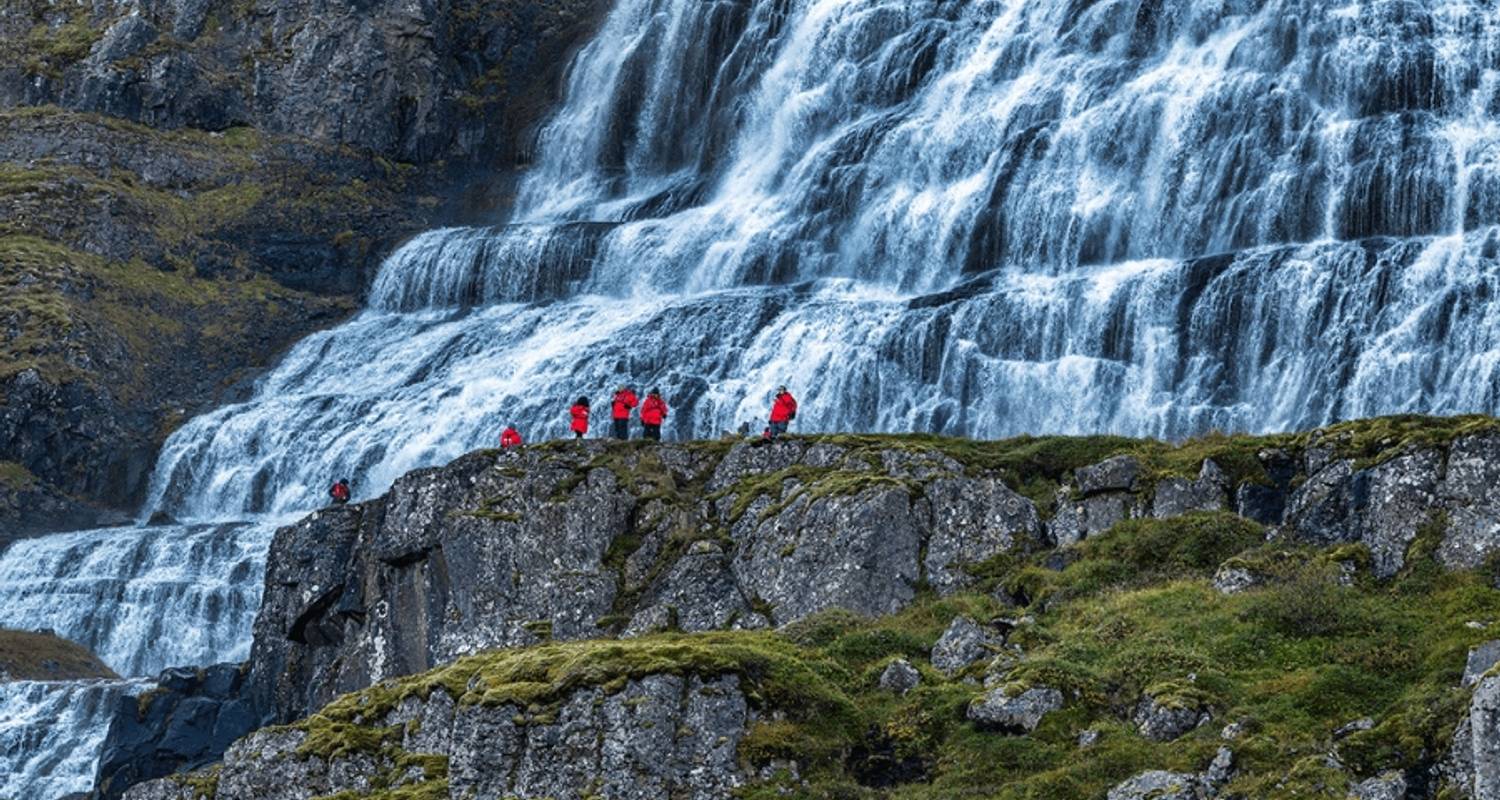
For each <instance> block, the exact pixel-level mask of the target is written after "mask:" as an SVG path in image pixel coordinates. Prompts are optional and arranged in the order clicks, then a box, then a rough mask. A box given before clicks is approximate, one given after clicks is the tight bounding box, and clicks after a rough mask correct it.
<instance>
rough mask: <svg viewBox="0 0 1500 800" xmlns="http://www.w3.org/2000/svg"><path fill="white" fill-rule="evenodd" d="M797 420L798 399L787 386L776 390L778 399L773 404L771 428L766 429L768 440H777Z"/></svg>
mask: <svg viewBox="0 0 1500 800" xmlns="http://www.w3.org/2000/svg"><path fill="white" fill-rule="evenodd" d="M796 418H797V398H795V397H792V393H791V392H789V391H787V390H786V387H785V386H782V387H779V388H777V389H776V399H775V401H773V402H772V403H771V426H770V427H769V428H766V438H767V439H775V438H776V437H778V436H780V435H782V434H784V433H786V429H787V426H788V425H790V424H791V422H792V420H794V419H796Z"/></svg>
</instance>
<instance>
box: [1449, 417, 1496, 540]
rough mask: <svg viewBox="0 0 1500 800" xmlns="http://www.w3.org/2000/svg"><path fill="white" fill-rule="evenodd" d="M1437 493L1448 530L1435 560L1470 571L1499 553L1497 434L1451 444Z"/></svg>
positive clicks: (1470, 437) (1472, 437) (1465, 438)
mask: <svg viewBox="0 0 1500 800" xmlns="http://www.w3.org/2000/svg"><path fill="white" fill-rule="evenodd" d="M1438 496H1439V498H1440V500H1441V503H1442V505H1443V507H1444V508H1445V509H1446V511H1447V514H1448V531H1447V535H1446V536H1445V537H1444V538H1443V543H1442V545H1441V546H1440V547H1439V548H1438V552H1437V557H1438V560H1439V561H1441V562H1442V563H1443V565H1444V566H1446V567H1448V568H1449V569H1473V568H1476V567H1479V566H1481V565H1482V564H1483V563H1484V561H1485V559H1487V558H1489V557H1490V556H1491V555H1493V554H1494V553H1495V552H1497V551H1500V435H1497V434H1482V435H1478V436H1467V437H1464V438H1461V439H1458V440H1456V441H1454V442H1453V444H1452V446H1451V447H1450V448H1449V450H1448V466H1447V471H1446V473H1445V474H1444V477H1443V482H1442V484H1441V485H1440V486H1439V487H1438Z"/></svg>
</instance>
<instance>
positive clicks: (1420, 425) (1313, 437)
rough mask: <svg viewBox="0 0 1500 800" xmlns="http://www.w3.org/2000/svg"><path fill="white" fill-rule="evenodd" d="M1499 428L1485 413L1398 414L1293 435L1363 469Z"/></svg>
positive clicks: (1299, 440) (1296, 440) (1303, 442)
mask: <svg viewBox="0 0 1500 800" xmlns="http://www.w3.org/2000/svg"><path fill="white" fill-rule="evenodd" d="M1495 430H1500V420H1496V419H1495V418H1494V417H1486V416H1476V415H1468V416H1458V417H1429V416H1422V415H1418V414H1402V415H1398V416H1392V417H1376V418H1373V419H1364V420H1357V421H1354V422H1343V423H1339V424H1337V425H1331V426H1329V427H1327V428H1322V429H1319V430H1316V431H1311V432H1308V433H1305V434H1301V435H1299V436H1296V437H1293V438H1294V440H1295V442H1296V443H1297V445H1298V446H1300V447H1308V446H1311V445H1313V444H1318V445H1324V446H1331V447H1332V448H1333V449H1334V453H1335V455H1337V456H1338V457H1340V458H1352V459H1355V460H1356V464H1355V468H1356V469H1364V468H1367V467H1371V466H1376V465H1379V464H1382V463H1384V462H1386V461H1389V460H1390V459H1392V458H1395V457H1397V456H1399V455H1402V454H1403V453H1407V452H1411V451H1412V450H1420V449H1429V448H1441V447H1446V446H1447V445H1448V444H1449V443H1451V442H1452V441H1453V440H1454V439H1457V438H1459V437H1462V436H1468V435H1472V434H1476V433H1486V432H1491V431H1495Z"/></svg>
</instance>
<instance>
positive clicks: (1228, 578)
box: [1213, 564, 1264, 594]
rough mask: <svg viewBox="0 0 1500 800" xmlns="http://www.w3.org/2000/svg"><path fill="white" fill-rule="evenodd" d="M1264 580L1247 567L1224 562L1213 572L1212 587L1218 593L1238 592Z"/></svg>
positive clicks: (1257, 584)
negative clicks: (1224, 563)
mask: <svg viewBox="0 0 1500 800" xmlns="http://www.w3.org/2000/svg"><path fill="white" fill-rule="evenodd" d="M1262 583H1264V581H1263V580H1262V579H1261V577H1260V576H1258V575H1256V574H1255V573H1254V572H1251V571H1250V570H1249V569H1248V568H1246V567H1243V566H1239V565H1236V564H1226V565H1224V566H1222V567H1219V569H1218V571H1217V572H1215V573H1214V580H1213V584H1214V589H1215V590H1216V591H1218V593H1219V594H1239V593H1240V592H1245V591H1249V590H1250V589H1254V588H1255V587H1257V586H1260V585H1261V584H1262Z"/></svg>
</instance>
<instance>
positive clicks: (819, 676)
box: [193, 513, 1500, 800]
mask: <svg viewBox="0 0 1500 800" xmlns="http://www.w3.org/2000/svg"><path fill="white" fill-rule="evenodd" d="M1432 545H1433V542H1432V541H1430V539H1429V538H1425V537H1424V538H1421V539H1419V540H1418V541H1417V542H1416V543H1415V544H1414V545H1413V548H1412V552H1411V553H1410V556H1411V562H1410V564H1409V565H1408V567H1407V569H1406V570H1405V571H1404V572H1403V573H1402V574H1401V575H1399V576H1398V577H1397V578H1395V579H1393V580H1391V581H1388V582H1376V581H1375V580H1373V579H1372V578H1370V577H1369V575H1368V572H1367V571H1366V570H1365V565H1366V564H1367V561H1368V553H1366V552H1365V551H1364V550H1363V548H1361V547H1357V546H1347V545H1346V546H1342V547H1339V548H1335V549H1324V550H1319V549H1316V548H1309V547H1293V546H1288V545H1285V544H1282V543H1279V542H1276V541H1266V539H1265V531H1264V530H1262V529H1261V528H1259V527H1258V526H1256V525H1254V524H1253V523H1250V522H1247V521H1245V520H1243V519H1240V518H1238V517H1235V516H1232V515H1229V514H1224V513H1196V514H1192V515H1189V516H1186V517H1182V518H1179V519H1175V520H1170V521H1154V520H1137V521H1131V522H1127V523H1124V524H1121V525H1119V526H1117V527H1116V528H1115V529H1113V530H1112V531H1110V532H1109V533H1108V534H1106V535H1104V536H1101V537H1098V538H1095V539H1091V540H1088V541H1086V542H1085V543H1083V544H1082V545H1080V546H1079V547H1078V548H1077V549H1076V551H1074V552H1071V553H1069V554H1068V555H1067V557H1066V558H1058V554H1057V553H1052V552H1049V553H1041V554H1037V555H1035V556H1032V557H1029V558H1009V557H1001V558H998V559H993V560H992V561H991V562H988V563H986V564H983V565H980V566H977V567H975V568H974V570H975V572H976V574H979V575H981V576H982V578H983V581H982V584H981V586H980V588H981V589H982V590H983V591H978V592H974V593H971V594H966V595H962V596H957V597H952V598H947V599H939V598H937V597H936V596H930V595H929V596H925V597H923V598H922V599H921V600H920V601H919V602H918V603H917V604H916V605H915V606H914V607H912V608H911V609H909V610H907V611H906V612H904V613H901V614H899V615H897V616H893V617H887V618H882V619H873V620H872V619H864V618H859V617H856V616H853V615H849V614H846V613H842V612H833V613H825V614H823V615H819V616H817V617H814V618H811V619H808V620H805V621H803V622H800V623H796V624H794V625H792V626H789V627H788V628H785V629H783V630H781V631H778V632H721V633H710V634H700V635H684V634H663V635H656V636H650V637H644V638H641V639H635V640H627V641H595V642H578V643H557V644H547V645H542V646H538V647H532V648H526V649H518V650H508V651H498V652H492V653H486V654H481V655H478V656H474V657H471V658H467V659H464V660H461V661H459V662H457V663H455V664H453V665H451V666H448V667H445V668H442V669H439V670H436V671H433V672H430V673H426V674H423V675H418V676H414V677H411V678H406V679H401V680H398V681H394V682H390V683H386V684H382V685H379V686H376V687H373V688H371V689H369V690H366V691H363V692H358V693H355V694H352V695H349V696H347V697H345V698H343V699H341V700H340V701H338V702H336V703H334V704H333V705H332V706H330V707H328V708H327V709H326V710H325V711H324V712H323V713H322V714H321V715H318V716H315V717H312V718H310V719H309V720H306V721H304V722H302V723H299V725H298V727H301V728H303V729H305V730H307V731H308V732H309V733H310V737H309V739H308V740H307V742H306V744H305V745H304V748H303V750H304V752H305V753H306V754H308V755H317V756H321V757H329V756H333V755H339V754H349V753H352V752H358V751H370V752H383V753H384V754H385V755H387V756H391V757H395V758H396V762H395V763H401V764H409V763H415V762H413V761H412V759H417V758H419V757H418V756H416V755H412V754H404V755H403V754H401V753H399V748H398V747H397V743H399V742H400V740H401V737H400V734H399V731H398V730H394V729H392V730H387V729H383V728H379V727H374V726H371V725H370V723H369V720H371V719H378V718H379V717H380V715H381V714H383V713H384V712H385V711H387V710H390V709H392V708H394V707H395V706H396V704H397V703H399V702H400V700H401V699H402V698H403V697H406V696H410V695H418V696H426V695H427V693H428V692H430V691H432V690H433V689H434V688H436V687H442V688H444V689H445V690H446V691H448V692H449V693H451V694H452V695H454V696H455V697H459V698H461V702H463V703H483V704H490V705H497V706H498V705H514V706H516V707H519V708H522V709H525V716H527V717H528V718H532V719H536V720H538V721H547V720H548V719H549V717H548V714H549V709H550V708H552V707H553V705H554V704H555V703H556V702H557V701H558V700H559V698H561V697H564V696H565V695H566V694H567V693H568V692H569V691H570V690H572V689H575V688H578V687H580V686H604V687H606V688H610V687H620V686H623V684H624V682H625V679H626V678H630V677H638V676H641V675H645V674H652V673H660V672H674V673H696V674H705V675H715V674H722V673H725V672H732V673H737V674H739V675H741V676H742V678H743V680H744V684H745V685H746V686H748V687H749V690H750V695H751V699H752V702H754V703H756V704H758V705H759V706H760V707H761V708H762V709H763V711H766V712H772V711H779V712H781V713H780V714H777V715H774V716H773V715H772V714H770V713H767V714H765V715H764V716H763V717H762V721H761V722H760V723H758V724H757V725H756V726H755V727H754V728H753V729H752V730H751V731H750V732H749V734H748V736H747V737H746V738H745V740H744V741H743V742H742V744H741V747H740V757H741V760H742V761H743V762H744V763H745V764H747V765H748V766H751V767H755V768H757V769H759V768H761V767H766V766H770V767H771V768H772V771H773V773H774V775H775V776H776V777H773V778H771V779H770V780H767V781H764V782H762V783H759V784H755V785H753V786H751V787H749V788H747V789H746V790H745V791H744V792H743V796H744V797H747V798H757V799H759V798H765V799H766V800H770V798H779V797H807V798H866V797H869V798H874V797H890V798H910V799H911V800H917V799H918V798H922V799H924V800H925V799H926V798H957V797H986V798H1007V799H1010V798H1014V799H1016V800H1019V799H1020V798H1035V799H1036V800H1042V799H1044V798H1048V799H1050V798H1063V797H1068V798H1091V797H1102V796H1103V795H1104V794H1105V792H1106V791H1107V790H1108V789H1109V788H1110V787H1112V786H1114V785H1116V784H1118V783H1120V782H1121V781H1124V780H1125V779H1127V778H1130V777H1131V776H1133V775H1136V774H1138V773H1140V772H1142V771H1145V770H1149V769H1172V770H1179V771H1197V770H1202V769H1203V768H1205V767H1206V766H1207V765H1208V763H1209V762H1210V760H1211V759H1212V758H1213V757H1214V755H1215V753H1216V751H1217V750H1218V748H1219V747H1220V746H1223V745H1228V746H1229V747H1230V748H1231V749H1232V750H1233V751H1234V753H1235V757H1236V772H1235V774H1234V777H1233V778H1232V780H1231V781H1230V782H1229V783H1228V784H1227V785H1226V786H1225V787H1224V789H1223V794H1224V796H1241V797H1254V798H1265V797H1307V798H1312V797H1324V798H1344V797H1345V796H1346V794H1347V792H1348V789H1349V786H1350V783H1351V781H1353V780H1355V779H1358V778H1362V777H1366V776H1369V775H1372V774H1375V773H1378V772H1381V771H1384V770H1388V769H1393V768H1406V767H1411V766H1415V765H1418V764H1430V763H1433V762H1434V761H1435V760H1436V759H1437V758H1439V757H1440V756H1441V755H1442V753H1443V752H1444V751H1445V749H1446V748H1447V746H1448V742H1449V741H1450V740H1451V738H1452V733H1453V729H1454V727H1455V725H1456V724H1457V722H1458V721H1459V718H1460V716H1461V715H1462V713H1463V709H1464V706H1465V702H1466V699H1467V694H1468V690H1466V689H1463V688H1461V687H1460V680H1459V679H1460V676H1461V674H1462V670H1463V666H1464V661H1465V656H1466V653H1467V651H1468V649H1469V648H1470V647H1471V646H1474V645H1476V644H1478V643H1480V642H1482V641H1485V640H1487V639H1490V638H1493V637H1494V635H1495V631H1496V630H1497V629H1496V628H1495V625H1496V624H1497V623H1500V592H1497V591H1496V590H1495V589H1494V588H1492V582H1493V581H1494V579H1495V575H1494V574H1492V573H1493V571H1492V570H1489V569H1486V570H1482V571H1478V572H1467V573H1448V572H1443V571H1442V570H1440V569H1439V568H1438V566H1437V564H1436V563H1435V562H1434V561H1433V560H1432V559H1431V557H1430V549H1431V547H1432ZM1227 562H1233V563H1239V564H1251V565H1254V566H1255V567H1256V568H1257V570H1258V571H1259V572H1261V573H1262V574H1265V575H1269V576H1270V580H1269V581H1268V582H1267V583H1266V584H1264V585H1262V586H1259V587H1257V588H1253V589H1250V590H1248V591H1245V592H1243V593H1241V594H1236V595H1224V594H1221V593H1220V592H1219V591H1217V590H1216V589H1215V588H1214V587H1213V585H1212V582H1211V577H1212V575H1213V574H1214V572H1215V571H1216V570H1217V569H1218V568H1219V567H1220V566H1221V565H1223V564H1225V563H1227ZM1018 600H1020V601H1022V603H1021V604H1017V601H1018ZM958 615H967V616H970V617H972V618H974V619H976V620H979V621H981V622H984V621H989V620H1004V621H1006V622H1005V624H1006V625H1007V626H1014V628H1013V630H1012V632H1011V634H1010V636H1009V639H1008V644H1014V645H1018V646H1019V647H1020V649H1021V654H1020V655H1018V656H1017V655H1012V656H1006V655H1004V654H1001V655H1000V656H999V657H997V658H996V659H993V660H991V659H985V660H983V661H981V662H979V663H976V664H974V665H972V666H971V667H969V668H967V669H966V670H965V671H963V672H961V673H959V674H957V675H955V676H954V677H952V678H948V677H945V676H944V675H943V674H942V673H940V672H938V671H937V670H935V669H933V668H932V667H931V666H930V665H929V664H928V661H927V659H928V654H929V651H930V649H931V647H932V645H933V643H934V642H935V641H936V640H937V639H938V637H939V636H940V635H941V633H942V632H943V630H944V629H945V628H946V627H947V626H948V625H949V623H950V622H951V621H952V620H953V619H954V618H955V617H956V616H958ZM896 658H904V659H908V660H909V661H910V662H911V663H912V664H914V665H916V666H917V668H918V670H919V671H920V673H921V677H922V680H921V683H920V685H919V686H918V687H917V688H915V689H914V690H912V691H911V692H909V693H908V694H906V695H904V696H902V695H897V694H894V693H892V692H889V691H885V690H882V689H881V688H879V686H878V680H879V676H880V675H881V673H882V671H883V670H884V668H885V667H886V666H887V665H888V664H889V663H890V662H891V661H892V660H893V659H896ZM985 683H987V684H988V685H989V686H991V687H995V686H1009V687H1012V688H1015V689H1020V688H1025V687H1029V686H1048V687H1053V688H1056V689H1059V690H1061V691H1062V692H1063V694H1064V697H1065V707H1064V709H1063V710H1062V711H1060V712H1056V713H1053V714H1050V715H1048V716H1047V717H1046V718H1045V719H1044V720H1043V722H1042V723H1041V725H1040V727H1039V728H1038V729H1037V730H1036V731H1035V732H1034V733H1032V734H1030V735H1024V736H1022V735H1005V734H1002V733H996V732H991V731H986V730H981V729H979V728H977V727H975V726H974V725H973V724H972V723H970V722H969V721H967V719H966V715H965V712H966V709H967V707H968V705H969V703H970V702H971V701H973V700H974V699H975V698H976V697H979V696H980V695H982V694H983V693H984V692H985V688H984V684H985ZM1144 695H1150V696H1153V697H1155V698H1157V700H1158V702H1161V703H1164V704H1168V705H1176V706H1181V707H1191V708H1194V709H1200V710H1202V711H1204V712H1207V713H1209V714H1211V715H1212V721H1211V722H1209V723H1208V724H1205V725H1203V726H1202V727H1200V728H1198V729H1196V730H1195V731H1193V732H1191V733H1188V734H1187V735H1185V736H1183V737H1182V738H1180V739H1177V740H1175V741H1171V742H1164V743H1162V742H1154V741H1150V740H1148V739H1147V738H1145V737H1144V736H1142V735H1141V734H1140V733H1139V732H1138V731H1137V729H1136V727H1135V726H1134V725H1133V724H1132V721H1131V718H1132V714H1133V712H1134V710H1135V708H1136V705H1137V703H1138V702H1139V701H1140V699H1141V698H1142V697H1143V696H1144ZM1365 717H1368V718H1370V719H1371V720H1372V721H1373V723H1374V724H1373V725H1372V726H1371V727H1369V729H1368V730H1362V731H1357V732H1354V733H1352V734H1347V735H1342V736H1340V735H1336V733H1335V732H1336V731H1338V730H1339V729H1340V728H1342V727H1344V726H1345V725H1347V724H1348V723H1350V722H1351V721H1354V720H1358V719H1361V718H1365ZM1231 723H1233V725H1234V729H1233V730H1234V731H1236V733H1235V734H1234V735H1233V736H1232V737H1230V738H1226V736H1225V734H1224V733H1223V731H1224V729H1225V728H1226V726H1229V725H1230V724H1231ZM1086 731H1089V732H1093V733H1094V734H1097V737H1096V738H1095V740H1094V741H1093V742H1092V743H1089V744H1081V743H1080V735H1081V734H1084V733H1085V732H1086ZM1331 755H1332V757H1331ZM427 761H431V762H432V763H430V764H428V763H427V762H426V761H424V762H423V763H424V764H425V765H426V768H427V776H428V778H429V783H428V784H424V786H425V787H426V788H427V789H431V790H432V791H433V792H434V793H435V794H434V796H437V795H438V794H441V792H440V791H439V789H440V787H441V785H442V783H441V782H442V781H443V780H444V777H445V770H446V765H445V762H444V761H443V759H432V758H428V759H427ZM793 768H795V771H796V774H795V775H794V774H793V772H792V769H793ZM193 780H196V781H200V782H202V781H205V780H207V781H209V782H211V781H212V778H211V776H210V777H204V776H199V777H196V778H194V779H193ZM400 791H401V792H412V791H417V792H418V794H420V791H421V790H418V789H417V787H411V786H407V787H403V788H402V789H401V790H400ZM372 796H377V797H383V796H385V795H383V794H379V793H377V794H375V795H372ZM392 796H393V797H394V796H395V795H394V794H393V795H392ZM401 796H403V797H405V796H408V795H407V794H401ZM411 796H416V795H411Z"/></svg>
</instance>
